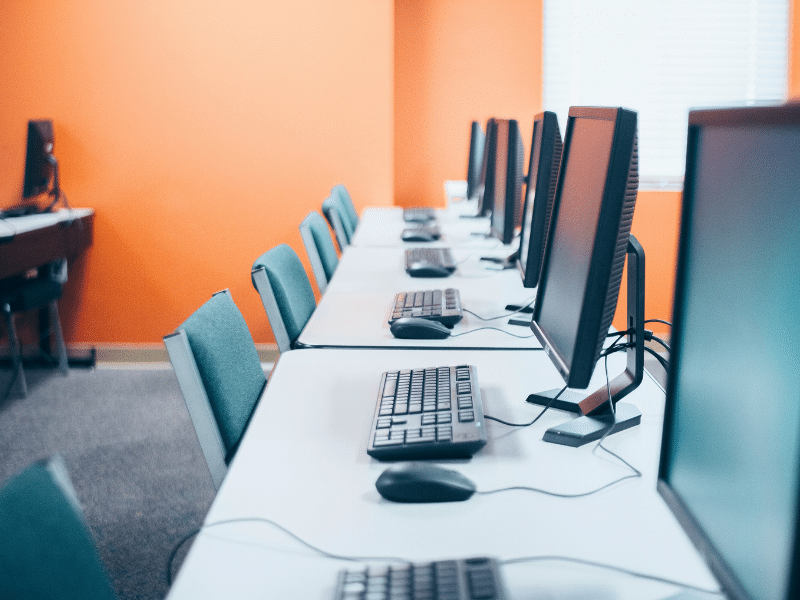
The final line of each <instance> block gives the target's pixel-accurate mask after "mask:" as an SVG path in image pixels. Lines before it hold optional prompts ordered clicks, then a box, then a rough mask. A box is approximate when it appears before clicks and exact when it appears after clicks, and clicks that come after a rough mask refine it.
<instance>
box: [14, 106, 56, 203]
mask: <svg viewBox="0 0 800 600" xmlns="http://www.w3.org/2000/svg"><path fill="white" fill-rule="evenodd" d="M54 163H55V157H54V156H53V122H52V121H48V120H40V121H28V142H27V146H26V149H25V180H24V182H23V185H22V197H23V198H33V197H34V196H38V195H39V194H43V193H45V192H46V191H47V190H48V188H49V187H50V180H51V179H52V178H53V176H54V170H55V166H54Z"/></svg>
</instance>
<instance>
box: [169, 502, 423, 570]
mask: <svg viewBox="0 0 800 600" xmlns="http://www.w3.org/2000/svg"><path fill="white" fill-rule="evenodd" d="M231 523H265V524H267V525H272V526H273V527H275V528H277V529H279V530H281V531H282V532H283V533H285V534H286V535H288V536H289V537H291V538H292V539H294V540H296V541H297V542H300V543H301V544H302V545H303V546H305V547H306V548H309V549H310V550H313V551H314V552H316V553H318V554H321V555H322V556H324V557H325V558H332V559H334V560H347V561H350V562H371V561H376V560H379V561H384V562H399V563H408V564H412V562H413V561H411V560H409V559H407V558H401V557H399V556H348V555H344V554H335V553H333V552H328V551H327V550H323V549H322V548H319V547H317V546H315V545H313V544H311V543H310V542H307V541H305V540H304V539H303V538H301V537H300V536H298V535H297V534H295V533H292V532H291V531H289V530H288V529H286V527H284V526H283V525H281V524H279V523H277V522H275V521H273V520H272V519H268V518H266V517H239V518H234V519H223V520H222V521H215V522H214V523H208V524H206V525H203V526H202V527H198V528H196V529H193V530H192V531H190V532H189V533H187V534H186V535H185V536H183V537H182V538H181V539H180V540H179V541H178V543H177V544H176V545H175V547H174V548H173V549H172V552H170V555H169V558H168V559H167V585H170V586H171V585H172V563H173V562H174V561H175V556H177V554H178V551H179V550H180V549H181V547H183V545H184V544H185V543H186V542H188V541H189V540H190V539H191V538H193V537H194V536H196V535H197V534H199V533H201V532H203V531H205V530H206V529H211V528H212V527H219V526H220V525H230V524H231Z"/></svg>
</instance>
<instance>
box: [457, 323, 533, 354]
mask: <svg viewBox="0 0 800 600" xmlns="http://www.w3.org/2000/svg"><path fill="white" fill-rule="evenodd" d="M482 329H493V330H494V331H499V332H500V333H505V334H506V335H510V336H511V337H515V338H519V339H521V340H527V339H528V338H532V337H533V334H530V335H517V334H516V333H511V332H510V331H506V330H505V329H500V328H499V327H476V328H475V329H470V330H469V331H462V332H461V333H451V334H450V337H451V338H454V337H460V336H462V335H467V334H468V333H474V332H476V331H481V330H482ZM531 350H537V348H531Z"/></svg>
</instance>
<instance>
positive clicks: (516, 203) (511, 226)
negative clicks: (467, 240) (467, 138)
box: [491, 119, 525, 244]
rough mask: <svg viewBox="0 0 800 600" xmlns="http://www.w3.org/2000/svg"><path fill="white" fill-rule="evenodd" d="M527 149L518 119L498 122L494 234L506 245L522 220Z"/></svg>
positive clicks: (493, 210)
mask: <svg viewBox="0 0 800 600" xmlns="http://www.w3.org/2000/svg"><path fill="white" fill-rule="evenodd" d="M524 164H525V149H524V147H523V145H522V138H521V136H520V132H519V125H518V124H517V122H516V121H515V120H513V119H512V120H505V119H500V120H498V121H497V139H496V152H495V162H494V174H495V175H494V207H493V208H492V224H491V227H492V235H494V236H495V237H496V238H497V239H499V240H500V241H501V242H503V243H504V244H510V243H511V241H512V240H513V239H514V232H515V228H516V227H518V226H519V224H520V222H521V220H522V183H523V180H524V173H523V168H524Z"/></svg>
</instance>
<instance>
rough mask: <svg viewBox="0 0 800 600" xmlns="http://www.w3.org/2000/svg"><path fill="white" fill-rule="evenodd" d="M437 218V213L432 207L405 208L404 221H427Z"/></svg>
mask: <svg viewBox="0 0 800 600" xmlns="http://www.w3.org/2000/svg"><path fill="white" fill-rule="evenodd" d="M434 220H436V213H435V212H434V210H433V209H432V208H427V207H426V208H404V209H403V221H405V222H406V223H427V222H428V221H434Z"/></svg>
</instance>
